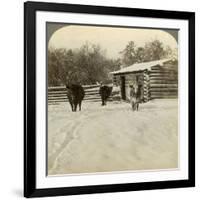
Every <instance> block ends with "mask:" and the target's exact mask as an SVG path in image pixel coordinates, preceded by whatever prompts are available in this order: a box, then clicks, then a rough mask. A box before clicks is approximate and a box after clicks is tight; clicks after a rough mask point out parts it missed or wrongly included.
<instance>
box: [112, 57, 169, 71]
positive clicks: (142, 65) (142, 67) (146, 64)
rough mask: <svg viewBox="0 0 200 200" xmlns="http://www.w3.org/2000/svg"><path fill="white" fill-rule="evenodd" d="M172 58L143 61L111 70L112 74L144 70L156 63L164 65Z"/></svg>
mask: <svg viewBox="0 0 200 200" xmlns="http://www.w3.org/2000/svg"><path fill="white" fill-rule="evenodd" d="M170 60H171V58H168V59H162V60H154V61H150V62H143V63H136V64H133V65H131V66H128V67H124V68H122V69H120V70H117V71H113V72H110V73H111V74H123V73H129V72H135V71H143V70H145V69H148V70H149V69H151V67H153V66H156V65H161V66H162V65H163V64H164V63H165V62H168V61H170Z"/></svg>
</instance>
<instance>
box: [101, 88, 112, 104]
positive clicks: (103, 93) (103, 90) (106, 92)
mask: <svg viewBox="0 0 200 200" xmlns="http://www.w3.org/2000/svg"><path fill="white" fill-rule="evenodd" d="M111 92H112V87H109V86H106V85H101V86H100V88H99V94H100V96H101V101H102V104H101V105H102V106H104V105H106V102H107V100H108V98H109V96H110V95H111Z"/></svg>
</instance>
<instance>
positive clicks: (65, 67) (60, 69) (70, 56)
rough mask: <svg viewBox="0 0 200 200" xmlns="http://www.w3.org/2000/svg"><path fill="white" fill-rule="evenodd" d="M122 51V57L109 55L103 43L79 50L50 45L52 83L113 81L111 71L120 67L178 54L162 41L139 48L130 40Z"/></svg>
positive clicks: (89, 44) (86, 44) (86, 46)
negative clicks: (108, 56)
mask: <svg viewBox="0 0 200 200" xmlns="http://www.w3.org/2000/svg"><path fill="white" fill-rule="evenodd" d="M120 54H121V58H120V59H119V58H118V59H110V58H107V57H106V52H105V51H104V50H103V49H102V48H101V47H100V45H96V44H91V43H88V42H87V43H85V44H83V45H82V46H81V47H80V48H79V49H63V48H59V49H54V48H49V49H48V85H49V86H58V85H65V84H72V83H76V84H77V83H80V84H82V85H86V84H96V83H97V82H104V83H107V82H109V81H111V76H110V74H109V72H111V71H115V70H118V69H120V66H124V67H126V66H129V65H132V64H134V63H140V62H147V61H152V60H159V59H162V58H167V57H169V56H173V54H176V50H172V49H171V48H170V47H165V46H164V45H163V43H162V42H160V41H159V40H153V41H151V42H148V43H146V44H145V45H144V47H137V46H136V45H135V43H134V41H130V42H128V44H127V45H126V47H125V48H124V49H123V50H122V51H121V52H120Z"/></svg>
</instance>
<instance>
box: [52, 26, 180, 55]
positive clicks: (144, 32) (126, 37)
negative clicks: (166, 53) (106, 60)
mask: <svg viewBox="0 0 200 200" xmlns="http://www.w3.org/2000/svg"><path fill="white" fill-rule="evenodd" d="M154 39H158V40H160V41H161V42H163V43H164V45H168V46H170V47H171V48H172V49H174V48H177V42H176V40H175V39H174V38H173V37H172V36H171V35H170V34H169V33H167V32H165V31H162V30H156V29H138V28H114V27H97V26H79V25H70V26H69V25H68V26H66V27H63V28H60V29H58V30H57V31H56V32H55V33H54V34H53V35H52V36H51V38H50V40H49V47H54V48H67V49H74V48H79V47H81V46H82V45H83V44H84V43H86V42H90V43H94V44H99V45H100V46H101V47H102V49H103V50H106V55H107V57H110V58H119V57H120V54H119V52H120V51H122V50H123V49H124V48H125V46H126V45H127V44H128V42H129V41H134V42H135V43H136V45H137V46H144V44H145V42H149V41H152V40H154Z"/></svg>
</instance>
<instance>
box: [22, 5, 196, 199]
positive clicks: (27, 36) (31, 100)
mask: <svg viewBox="0 0 200 200" xmlns="http://www.w3.org/2000/svg"><path fill="white" fill-rule="evenodd" d="M36 11H50V12H70V13H83V14H84V13H90V14H98V15H117V16H118V15H121V16H140V17H151V18H162V19H183V20H188V22H189V28H188V33H189V63H188V67H189V74H188V77H189V95H188V99H189V112H188V113H189V122H188V124H189V129H188V134H189V144H188V145H189V162H188V169H189V178H188V179H187V180H173V181H159V182H140V183H124V184H112V185H94V186H77V187H64V188H45V189H37V188H36ZM193 186H195V13H194V12H180V11H163V10H147V9H138V8H137V9H134V8H116V7H103V6H89V5H74V4H60V3H43V2H26V3H25V4H24V196H25V197H43V196H57V195H76V194H90V193H106V192H124V191H136V190H152V189H165V188H179V187H193Z"/></svg>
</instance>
